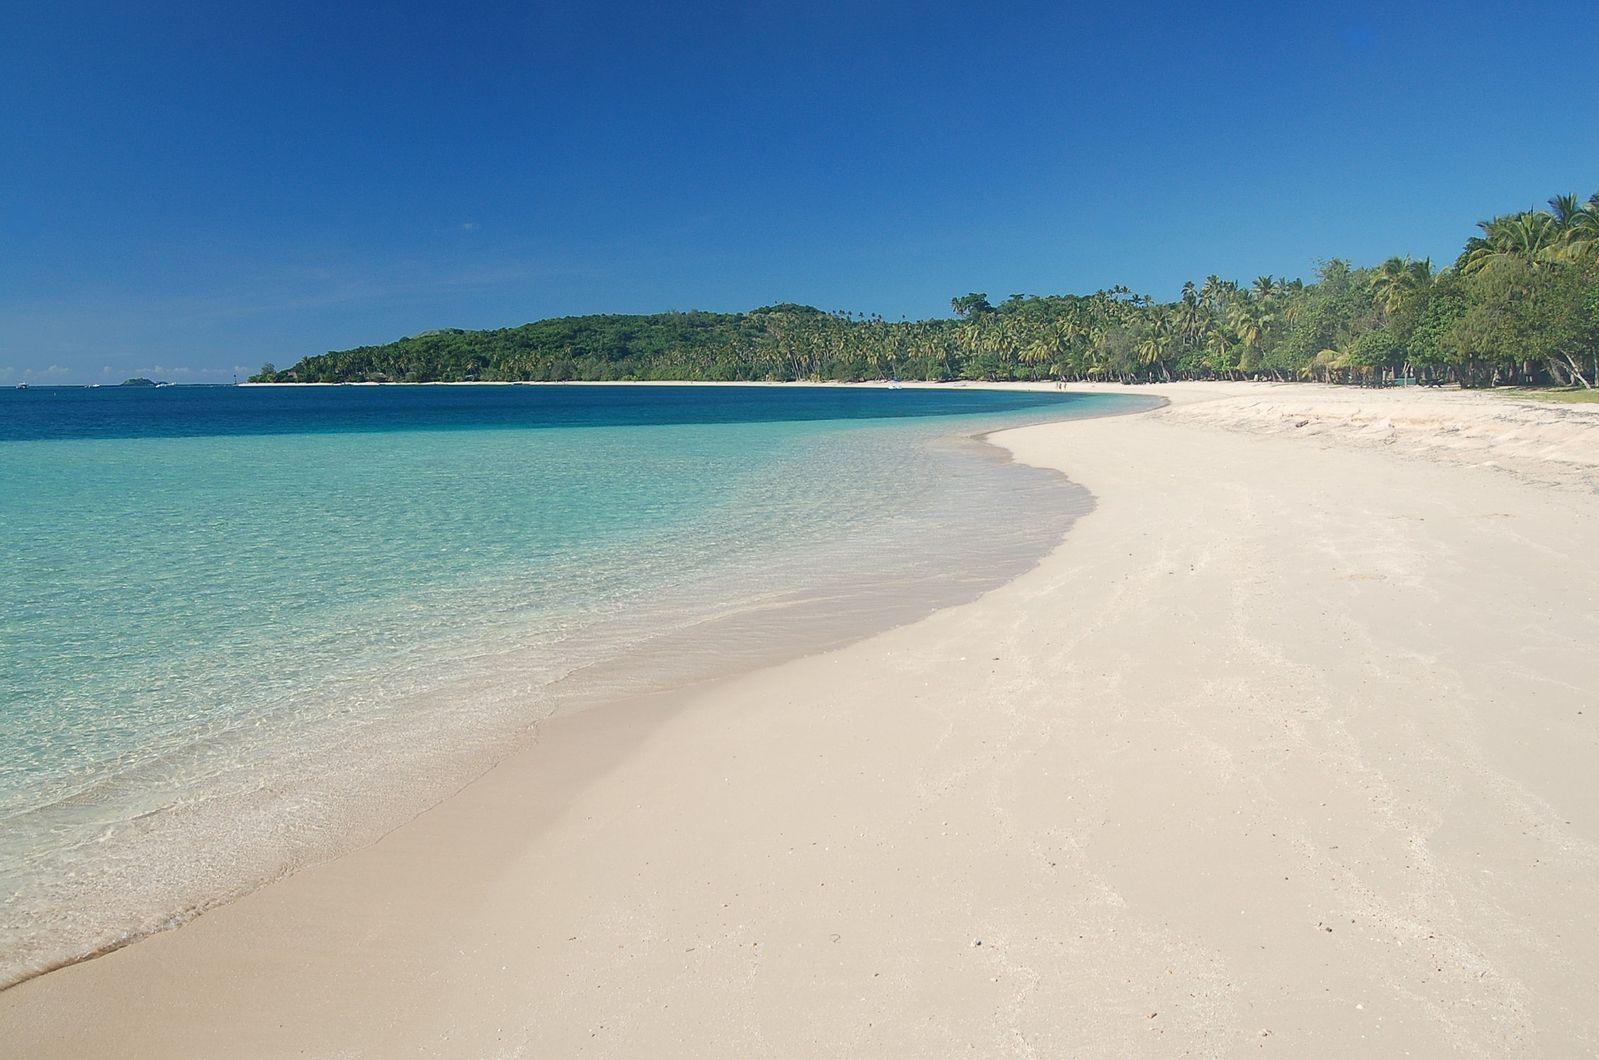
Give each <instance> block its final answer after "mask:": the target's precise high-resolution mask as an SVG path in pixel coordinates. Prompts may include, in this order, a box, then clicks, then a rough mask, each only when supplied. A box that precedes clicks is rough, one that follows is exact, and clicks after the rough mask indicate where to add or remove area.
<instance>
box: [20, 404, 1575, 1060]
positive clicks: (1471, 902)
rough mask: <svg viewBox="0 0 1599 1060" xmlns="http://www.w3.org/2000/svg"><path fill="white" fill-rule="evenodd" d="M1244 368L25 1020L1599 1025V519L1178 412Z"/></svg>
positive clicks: (1084, 1041)
mask: <svg viewBox="0 0 1599 1060" xmlns="http://www.w3.org/2000/svg"><path fill="white" fill-rule="evenodd" d="M284 385H307V384H284ZM1216 389H1218V388H1217V387H1216V386H1214V385H1211V386H1208V387H1204V386H1199V385H1196V386H1195V387H1194V388H1191V389H1190V390H1189V391H1188V392H1186V393H1185V392H1183V391H1182V390H1181V389H1178V388H1173V389H1172V390H1170V391H1168V393H1169V394H1170V395H1171V396H1173V397H1176V398H1180V399H1182V400H1180V401H1179V402H1178V404H1176V405H1174V406H1173V407H1171V408H1170V409H1167V410H1163V411H1161V412H1157V413H1150V414H1142V415H1135V416H1125V417H1104V418H1099V419H1094V420H1081V421H1066V422H1063V423H1057V424H1043V425H1035V426H1030V427H1021V428H1006V429H1004V430H1002V431H999V432H996V435H995V437H994V438H993V439H992V441H994V442H995V444H1003V445H1004V447H1005V448H1007V449H1009V450H1011V451H1012V453H1013V454H1014V458H1015V459H1018V460H1024V461H1026V462H1029V463H1035V464H1039V466H1053V467H1059V468H1061V469H1063V470H1065V472H1066V473H1067V474H1068V475H1069V476H1071V477H1072V478H1073V480H1074V481H1078V482H1080V483H1081V484H1083V485H1085V486H1087V487H1088V488H1089V489H1091V490H1093V491H1094V492H1095V493H1096V495H1098V496H1099V506H1098V508H1097V509H1096V510H1095V511H1094V513H1093V514H1092V515H1090V516H1088V517H1086V518H1084V519H1082V520H1080V521H1079V522H1078V523H1077V525H1076V526H1075V527H1074V528H1073V530H1072V532H1071V533H1069V534H1067V535H1066V538H1065V540H1064V541H1063V542H1062V543H1060V544H1058V545H1057V546H1056V547H1055V548H1054V549H1053V550H1052V551H1051V552H1050V553H1049V555H1048V556H1046V557H1044V559H1043V560H1042V561H1041V562H1040V563H1038V564H1037V565H1035V566H1034V567H1032V568H1030V569H1029V570H1028V571H1027V572H1026V573H1024V574H1023V575H1021V576H1020V577H1017V578H1015V579H1013V580H1012V581H1010V582H1008V583H1006V584H1005V585H1004V586H1002V587H1000V588H998V589H995V590H993V591H991V592H989V593H987V594H985V595H984V596H983V597H981V598H980V599H978V600H976V601H974V602H972V603H967V604H962V605H958V606H956V607H952V608H944V609H942V610H939V611H937V612H935V613H934V614H932V615H930V616H928V617H927V618H924V619H922V620H920V621H917V622H914V623H912V624H910V625H906V626H901V627H898V628H895V629H893V630H890V631H887V632H884V633H879V634H877V635H874V636H872V637H870V638H868V639H866V640H862V641H856V642H855V643H853V644H850V645H849V646H847V647H844V648H840V649H836V650H832V651H828V652H825V653H822V654H820V655H808V656H804V657H802V658H799V659H795V660H792V661H790V662H787V663H783V664H780V665H778V666H776V667H769V668H765V669H762V670H759V671H756V672H754V673H750V674H745V675H741V676H738V677H734V678H730V679H728V680H726V681H723V682H716V683H714V684H713V685H711V686H706V687H696V688H692V689H689V690H687V691H684V692H682V693H678V694H672V695H667V696H659V697H650V698H646V699H644V700H638V701H634V702H632V703H631V704H630V705H628V706H627V707H611V708H606V709H602V710H593V711H587V712H584V713H582V714H577V715H570V716H568V717H567V718H564V719H558V722H559V724H556V723H551V725H550V728H549V730H548V731H547V732H546V733H545V734H544V735H543V737H542V738H541V739H540V740H539V741H538V743H537V744H536V745H535V746H533V747H531V748H529V749H527V750H526V752H525V753H519V755H517V756H513V758H511V759H508V760H507V761H506V762H504V763H502V764H501V765H500V766H497V767H495V768H494V769H492V770H490V772H489V773H488V774H485V776H484V777H482V778H480V779H479V780H478V781H476V782H474V783H473V784H472V785H469V786H468V787H467V788H466V789H465V790H463V791H462V792H461V793H460V794H458V795H457V796H455V797H453V798H452V799H449V800H446V801H445V802H444V803H441V804H439V805H438V806H436V807H434V808H433V809H432V810H430V811H428V812H427V813H425V814H423V815H421V816H420V817H418V818H417V819H416V820H415V821H413V822H412V823H411V824H410V825H406V826H402V828H400V829H397V830H396V831H394V832H392V833H390V834H389V835H388V836H386V837H385V838H384V839H383V840H381V841H380V842H378V843H377V844H374V845H372V846H369V847H365V848H362V849H361V850H358V851H355V852H353V853H351V854H349V855H346V856H345V857H343V858H339V859H337V860H335V861H332V862H327V863H324V864H322V865H318V866H315V867H312V868H309V869H306V870H303V871H302V872H300V873H298V874H296V875H294V876H292V877H289V878H288V879H286V880H283V881H280V882H279V883H276V884H272V885H269V886H268V887H265V888H262V889H260V890H258V891H255V892H253V893H252V894H250V895H248V896H246V897H245V898H242V899H240V900H238V901H236V902H234V903H231V904H229V905H226V906H223V907H221V908H219V909H216V910H214V911H212V912H211V913H209V914H207V915H206V916H204V917H201V918H199V919H197V920H195V921H193V922H191V923H190V924H189V925H186V926H185V927H183V928H181V929H178V930H176V931H172V932H167V933H164V934H161V935H157V936H153V937H150V938H147V939H145V940H144V941H142V942H141V943H139V944H137V945H135V946H130V947H127V948H125V949H122V950H119V951H117V952H116V953H113V954H111V955H109V956H106V957H101V958H99V959H97V960H94V961H91V962H86V963H82V964H77V965H74V966H71V967H69V968H66V969H63V970H61V971H57V972H54V973H50V974H48V975H45V976H42V977H39V978H36V979H33V980H30V981H28V982H26V983H23V984H21V985H20V986H18V987H14V988H12V989H11V990H8V991H5V992H4V993H0V1030H3V1031H5V1032H6V1034H7V1037H8V1039H9V1040H13V1041H16V1042H18V1043H20V1044H22V1045H23V1046H24V1047H25V1048H27V1047H30V1046H31V1050H30V1051H33V1052H37V1053H38V1054H39V1055H50V1053H51V1051H52V1049H53V1050H56V1051H59V1052H60V1053H62V1054H69V1053H72V1052H75V1051H79V1050H83V1051H88V1050H91V1049H92V1048H93V1047H94V1046H95V1045H96V1044H97V1042H98V1043H101V1044H106V1043H112V1042H115V1043H118V1044H120V1045H121V1046H122V1047H123V1048H124V1051H125V1052H126V1053H128V1054H131V1055H159V1054H162V1053H166V1054H172V1053H177V1054H181V1055H192V1054H202V1053H206V1052H215V1051H217V1050H218V1049H221V1048H227V1047H233V1048H234V1049H235V1051H243V1052H247V1053H254V1052H267V1051H280V1050H281V1049H282V1048H283V1046H284V1044H285V1042H286V1041H287V1040H289V1039H287V1038H285V1036H286V1035H290V1036H292V1040H293V1042H294V1043H296V1044H297V1045H298V1046H299V1047H301V1048H305V1049H309V1050H311V1051H313V1052H316V1053H327V1052H334V1051H340V1052H346V1053H349V1054H353V1055H367V1054H369V1055H394V1054H395V1053H411V1052H429V1051H438V1050H440V1049H443V1050H445V1051H450V1052H474V1053H490V1052H494V1053H511V1052H514V1051H516V1050H517V1049H518V1048H525V1049H529V1050H531V1051H533V1052H535V1053H537V1052H555V1053H560V1054H567V1055H571V1054H578V1053H583V1052H587V1051H597V1052H601V1053H605V1052H612V1053H614V1052H616V1051H618V1050H623V1051H635V1052H646V1051H656V1052H660V1051H666V1052H678V1053H682V1052H698V1053H717V1054H728V1055H733V1054H736V1053H738V1052H740V1051H744V1052H747V1051H748V1048H764V1049H766V1050H768V1051H773V1050H775V1051H781V1052H817V1051H824V1052H844V1051H854V1052H860V1051H869V1052H881V1051H884V1050H890V1051H906V1050H910V1051H926V1050H934V1051H936V1050H938V1049H940V1048H942V1050H943V1051H949V1049H950V1048H951V1047H953V1046H955V1045H957V1044H959V1043H960V1042H963V1041H964V1042H967V1043H969V1044H970V1045H971V1046H972V1047H973V1048H978V1049H980V1050H982V1051H985V1052H989V1053H996V1052H1002V1053H1022V1052H1025V1051H1027V1050H1029V1049H1035V1048H1036V1049H1039V1050H1042V1051H1046V1052H1062V1051H1064V1052H1073V1051H1085V1050H1086V1051H1092V1052H1121V1053H1141V1052H1152V1051H1162V1052H1164V1051H1171V1050H1175V1049H1176V1048H1178V1047H1183V1046H1186V1047H1189V1048H1194V1049H1200V1050H1203V1051H1211V1052H1216V1051H1222V1052H1226V1051H1233V1050H1239V1049H1242V1048H1253V1047H1255V1046H1256V1045H1259V1044H1262V1043H1263V1042H1264V1041H1266V1040H1267V1039H1270V1041H1269V1044H1271V1045H1273V1046H1278V1047H1281V1048H1284V1049H1287V1050H1290V1051H1292V1050H1293V1049H1295V1048H1299V1049H1305V1048H1311V1049H1316V1050H1334V1051H1336V1050H1340V1049H1360V1048H1380V1049H1389V1050H1397V1049H1400V1048H1414V1049H1422V1050H1430V1051H1440V1050H1443V1049H1448V1050H1450V1051H1486V1052H1494V1051H1504V1050H1506V1049H1527V1048H1543V1049H1546V1050H1549V1051H1556V1052H1558V1051H1565V1050H1567V1049H1576V1048H1578V1047H1588V1048H1591V1047H1592V1045H1593V1044H1594V1042H1595V1041H1596V1040H1599V1027H1596V1026H1595V1023H1594V1021H1593V1020H1592V1017H1591V1016H1590V1015H1588V1014H1587V1011H1586V1008H1585V1006H1584V1004H1583V1001H1582V999H1583V998H1584V997H1587V996H1591V993H1592V991H1593V990H1594V989H1595V988H1599V954H1596V953H1595V951H1594V946H1593V944H1592V943H1591V942H1590V943H1580V942H1577V941H1574V940H1578V939H1582V938H1591V933H1589V934H1587V935H1585V934H1584V932H1583V929H1582V926H1581V925H1582V924H1583V923H1585V918H1586V916H1587V914H1586V913H1585V912H1584V909H1585V904H1586V896H1587V895H1588V892H1589V888H1590V887H1591V882H1590V881H1591V878H1592V871H1593V870H1594V868H1595V867H1596V865H1599V854H1596V852H1599V814H1596V812H1595V811H1596V809H1599V807H1596V806H1595V801H1596V800H1595V793H1594V792H1593V791H1592V790H1591V788H1592V785H1591V783H1588V782H1587V781H1586V779H1585V778H1586V776H1587V759H1586V758H1585V757H1584V752H1585V750H1586V749H1589V748H1591V747H1592V746H1593V745H1594V739H1595V737H1594V730H1593V728H1592V727H1591V723H1592V721H1593V720H1594V719H1591V718H1586V720H1585V717H1586V716H1585V715H1583V714H1582V713H1580V711H1581V707H1582V706H1583V704H1584V703H1587V704H1588V705H1589V706H1591V705H1592V700H1593V693H1594V691H1595V687H1594V681H1593V679H1592V678H1591V676H1589V675H1588V674H1587V672H1586V667H1584V666H1583V665H1582V664H1581V656H1580V655H1579V656H1578V657H1577V658H1576V659H1575V661H1573V660H1571V659H1568V658H1567V657H1566V656H1567V652H1566V651H1565V650H1563V648H1564V646H1565V645H1567V644H1570V645H1581V644H1583V643H1591V637H1592V634H1593V633H1594V632H1595V630H1594V629H1593V628H1592V627H1594V626H1595V625H1596V624H1599V621H1596V619H1595V618H1594V612H1593V610H1592V608H1591V607H1590V606H1588V605H1591V603H1592V597H1591V590H1590V591H1588V592H1587V594H1586V595H1585V594H1584V590H1583V585H1585V584H1587V585H1591V584H1595V582H1594V581H1593V580H1592V579H1593V577H1594V576H1595V575H1599V571H1596V570H1594V569H1593V564H1594V560H1593V559H1592V558H1591V557H1588V556H1585V555H1584V554H1583V551H1582V549H1581V548H1580V542H1581V541H1583V540H1591V539H1592V538H1591V536H1590V532H1592V531H1595V530H1596V529H1599V518H1596V515H1599V513H1596V511H1595V508H1594V505H1593V504H1592V503H1591V501H1590V500H1588V499H1587V498H1583V497H1581V496H1577V497H1575V498H1574V497H1573V495H1572V494H1570V493H1564V492H1549V491H1547V490H1545V489H1542V488H1539V487H1535V486H1534V485H1531V484H1529V483H1528V482H1526V481H1517V480H1516V479H1515V478H1512V477H1507V476H1504V475H1503V474H1502V473H1501V472H1499V471H1492V470H1486V469H1483V468H1480V467H1478V468H1466V467H1448V466H1445V465H1441V464H1439V463H1437V462H1436V461H1431V460H1428V459H1427V458H1426V457H1425V456H1421V457H1420V458H1417V459H1396V458H1395V457H1394V456H1393V455H1392V454H1391V453H1374V452H1364V451H1361V449H1360V447H1359V445H1360V444H1361V443H1355V444H1352V445H1351V446H1350V447H1347V448H1336V446H1337V445H1338V444H1339V441H1340V438H1339V437H1332V436H1330V437H1328V438H1324V439H1322V441H1323V442H1324V443H1326V444H1327V445H1330V446H1333V447H1325V446H1318V445H1315V444H1310V443H1307V442H1305V441H1303V440H1299V439H1294V438H1288V437H1270V436H1253V435H1249V434H1244V433H1240V431H1239V429H1234V430H1219V429H1217V427H1218V426H1219V425H1220V420H1219V416H1218V415H1210V416H1209V419H1210V420H1211V421H1212V422H1206V423H1197V422H1188V421H1187V420H1188V418H1189V417H1191V416H1193V415H1195V413H1194V412H1192V411H1191V410H1193V409H1195V408H1197V407H1201V406H1199V405H1198V404H1197V402H1198V401H1199V400H1204V399H1207V398H1209V397H1210V396H1212V392H1214V391H1215V390H1216ZM1200 390H1204V391H1205V393H1203V394H1201V393H1199V392H1198V391H1200ZM1254 393H1255V392H1254V391H1251V394H1254ZM1226 396H1228V395H1226V394H1225V393H1224V394H1223V397H1226ZM1252 399H1253V398H1252ZM1294 415H1298V413H1294ZM1523 429H1524V427H1522V426H1512V427H1511V428H1509V433H1510V434H1515V433H1516V432H1517V431H1520V430H1523ZM1504 444H1506V445H1514V444H1516V439H1514V438H1511V439H1509V440H1508V441H1506V442H1505V443H1504ZM1567 444H1570V443H1569V442H1568V443H1567ZM1388 448H1390V449H1393V448H1394V446H1393V445H1392V444H1390V445H1389V446H1388ZM1490 452H1492V450H1490ZM1479 455H1480V454H1479ZM1039 462H1042V463H1039ZM1478 462H1479V463H1481V462H1482V461H1478ZM1074 470H1077V471H1078V472H1079V474H1080V475H1081V477H1079V474H1074V473H1073V472H1074ZM1206 476H1208V477H1206ZM1499 512H1508V513H1509V514H1508V515H1505V516H1503V517H1502V518H1501V516H1500V515H1498V514H1496V513H1499ZM1490 560H1492V562H1489V561H1490ZM1584 574H1586V575H1587V576H1588V579H1589V580H1587V581H1584ZM1295 580H1298V581H1299V582H1302V583H1303V585H1302V586H1299V587H1300V588H1302V589H1308V590H1309V592H1308V594H1307V593H1304V592H1298V593H1296V592H1292V591H1290V592H1286V593H1285V592H1284V587H1285V586H1289V585H1294V584H1295ZM1302 597H1308V598H1302ZM1550 601H1554V602H1555V604H1554V605H1551V604H1550ZM1485 603H1492V604H1493V610H1491V611H1490V610H1486V609H1485V608H1484V606H1483V605H1484V604H1485ZM1584 608H1587V609H1586V610H1585V609H1584ZM1540 609H1541V610H1542V613H1549V612H1550V611H1551V610H1552V612H1553V613H1557V614H1561V615H1564V616H1566V619H1567V621H1566V628H1564V629H1547V628H1545V627H1544V625H1543V624H1539V623H1537V622H1536V621H1535V620H1533V619H1532V617H1531V616H1533V615H1535V614H1537V613H1540ZM1463 616H1464V617H1463ZM1468 618H1469V620H1470V622H1471V623H1472V625H1470V626H1467V625H1464V624H1463V623H1464V622H1465V621H1466V619H1468ZM1530 631H1535V633H1533V632H1530ZM1290 634H1291V635H1290ZM1579 650H1580V649H1579ZM990 656H992V658H991V659H990ZM1504 659H1508V660H1511V661H1512V662H1513V665H1511V666H1509V667H1507V666H1505V665H1503V664H1501V663H1500V661H1499V660H1504ZM1529 693H1532V694H1535V695H1536V698H1535V699H1534V698H1529ZM1507 705H1508V706H1513V707H1516V708H1517V709H1516V710H1510V711H1507V710H1506V709H1505V707H1506V706H1507ZM1596 713H1599V711H1593V710H1590V711H1588V714H1589V715H1592V714H1596ZM1318 802H1319V803H1320V805H1319V806H1318V805H1317V803H1318ZM441 851H448V855H447V856H442V855H441V853H440V852H441ZM1486 869H1491V870H1492V871H1491V873H1489V874H1488V875H1486V876H1484V875H1483V870H1486ZM1278 870H1281V871H1278ZM1279 875H1280V876H1282V877H1283V878H1282V880H1281V881H1280V883H1278V882H1274V881H1276V879H1277V876H1279ZM1529 917H1530V918H1531V919H1530V920H1529V919H1528V918H1529ZM1346 924H1347V926H1345V925H1346ZM1518 924H1519V925H1526V926H1521V927H1514V928H1512V927H1511V925H1518ZM1335 926H1336V928H1337V930H1336V931H1335V930H1334V927H1335ZM1323 928H1325V931H1323ZM508 941H509V942H510V944H509V945H507V942H508ZM979 943H980V945H979ZM135 983H139V984H142V985H141V986H139V987H138V988H137V989H132V987H133V984H135ZM1279 987H1280V989H1279ZM91 1004H92V1005H99V1006H100V1007H101V1009H102V1012H103V1013H104V1019H103V1020H102V1021H100V1022H99V1023H97V1024H96V1025H94V1026H83V1025H81V1021H79V1020H77V1019H76V1018H75V1014H78V1013H81V1012H82V1011H83V1009H84V1006H86V1005H91ZM820 1012H828V1013H829V1014H830V1016H831V1017H832V1018H830V1019H829V1020H827V1021H825V1022H818V1021H817V1020H816V1019H815V1016H816V1014H817V1013H820ZM290 1028H292V1030H291V1029H290ZM101 1035H104V1036H105V1037H104V1038H99V1037H98V1036H101Z"/></svg>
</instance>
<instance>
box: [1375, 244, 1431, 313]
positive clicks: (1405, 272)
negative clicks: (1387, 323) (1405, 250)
mask: <svg viewBox="0 0 1599 1060" xmlns="http://www.w3.org/2000/svg"><path fill="white" fill-rule="evenodd" d="M1367 282H1368V284H1369V286H1370V289H1371V293H1372V297H1373V298H1374V299H1375V300H1376V303H1377V305H1378V307H1379V308H1381V309H1382V311H1383V312H1384V313H1386V314H1388V315H1389V316H1393V315H1394V314H1395V313H1397V312H1399V311H1400V310H1401V309H1403V308H1404V307H1405V306H1406V305H1408V304H1409V303H1410V300H1411V299H1412V298H1414V297H1415V296H1416V294H1417V293H1418V292H1419V291H1420V290H1421V289H1422V288H1424V287H1425V286H1426V285H1427V284H1428V283H1430V282H1432V259H1430V258H1423V259H1422V260H1420V261H1413V260H1411V259H1410V258H1397V257H1395V258H1389V259H1388V260H1387V261H1385V262H1383V263H1382V264H1381V265H1379V266H1377V268H1376V269H1375V270H1374V271H1373V272H1372V274H1371V278H1370V279H1369V280H1368V281H1367Z"/></svg>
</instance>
